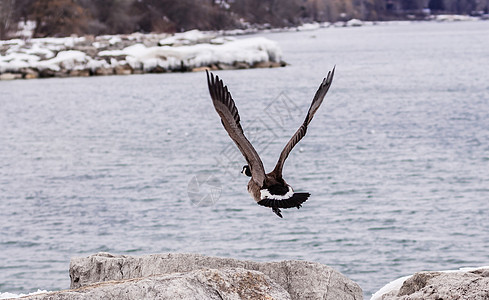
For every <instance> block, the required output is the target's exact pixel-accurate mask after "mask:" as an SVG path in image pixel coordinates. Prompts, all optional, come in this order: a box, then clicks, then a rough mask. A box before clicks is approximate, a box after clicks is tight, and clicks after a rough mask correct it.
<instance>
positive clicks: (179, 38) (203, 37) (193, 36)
mask: <svg viewBox="0 0 489 300" xmlns="http://www.w3.org/2000/svg"><path fill="white" fill-rule="evenodd" d="M213 38H215V34H212V33H209V32H203V31H199V30H197V29H194V30H190V31H186V32H182V33H175V34H174V35H173V36H170V37H167V38H165V39H162V40H160V42H159V43H158V44H160V45H161V46H165V45H167V46H172V45H193V44H197V43H202V42H208V41H209V40H211V39H213Z"/></svg>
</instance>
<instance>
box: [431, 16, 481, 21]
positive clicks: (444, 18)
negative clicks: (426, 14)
mask: <svg viewBox="0 0 489 300" xmlns="http://www.w3.org/2000/svg"><path fill="white" fill-rule="evenodd" d="M435 20H436V21H439V22H454V21H475V20H479V18H477V17H472V16H464V15H436V16H435Z"/></svg>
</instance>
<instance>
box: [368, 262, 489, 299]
mask: <svg viewBox="0 0 489 300" xmlns="http://www.w3.org/2000/svg"><path fill="white" fill-rule="evenodd" d="M396 282H397V283H396ZM390 287H391V288H385V287H384V288H383V289H382V290H381V291H379V292H377V293H375V294H374V295H373V297H372V299H371V300H440V299H471V300H484V299H489V268H485V267H484V268H479V269H469V270H460V271H441V272H418V273H415V274H414V275H412V276H409V277H404V278H401V279H400V280H397V281H394V282H393V283H391V284H390Z"/></svg>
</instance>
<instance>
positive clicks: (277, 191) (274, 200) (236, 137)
mask: <svg viewBox="0 0 489 300" xmlns="http://www.w3.org/2000/svg"><path fill="white" fill-rule="evenodd" d="M334 71H335V68H333V70H331V71H329V72H328V76H326V78H324V79H323V81H322V83H321V85H320V86H319V89H318V90H317V92H316V94H315V95H314V98H313V100H312V103H311V106H310V107H309V110H308V111H307V115H306V119H305V120H304V122H303V123H302V125H301V126H300V127H299V129H298V130H297V131H296V132H295V134H294V135H293V136H292V138H291V139H290V140H289V142H288V143H287V145H285V147H284V149H283V150H282V153H280V157H279V159H278V162H277V164H276V165H275V168H274V169H273V171H272V172H270V173H267V174H266V173H265V168H264V167H263V163H262V161H261V158H260V156H259V155H258V153H257V152H256V150H255V148H254V147H253V145H251V143H250V141H248V139H247V138H246V136H245V135H244V132H243V128H242V127H241V124H240V118H239V114H238V109H237V108H236V104H235V103H234V100H233V98H232V96H231V93H230V92H229V91H228V88H227V86H225V85H224V83H223V82H222V80H221V79H220V78H219V76H215V75H214V74H212V73H210V72H209V71H206V72H207V84H208V87H209V93H210V94H211V98H212V103H213V104H214V108H215V109H216V111H217V113H218V114H219V116H220V117H221V123H222V125H223V126H224V129H226V131H227V132H228V134H229V136H230V137H231V139H232V140H233V141H234V143H235V144H236V146H238V149H239V151H241V153H242V154H243V156H244V158H245V159H246V162H247V163H248V164H247V165H245V166H244V167H243V169H242V171H241V172H242V173H243V174H245V175H246V176H249V177H251V179H250V181H249V182H248V192H249V193H250V194H251V196H252V197H253V199H255V201H256V202H257V203H258V204H259V205H262V206H266V207H271V208H272V211H273V212H274V213H275V214H276V215H277V216H279V217H280V218H282V213H281V210H280V209H281V208H291V207H297V208H300V207H301V206H302V203H304V202H305V201H306V200H307V199H308V198H309V196H310V195H311V194H310V193H296V192H294V189H292V187H291V186H290V185H288V184H287V182H285V180H284V179H283V178H282V168H283V166H284V163H285V160H286V159H287V157H288V156H289V153H290V151H291V150H292V148H294V146H295V145H296V144H297V143H298V142H299V141H300V140H301V139H302V138H303V137H304V136H305V135H306V131H307V126H308V125H309V123H310V122H311V120H312V117H313V116H314V114H315V113H316V111H317V110H318V108H319V106H320V105H321V103H322V102H323V99H324V96H326V93H327V92H328V90H329V87H330V86H331V82H332V81H333V75H334Z"/></svg>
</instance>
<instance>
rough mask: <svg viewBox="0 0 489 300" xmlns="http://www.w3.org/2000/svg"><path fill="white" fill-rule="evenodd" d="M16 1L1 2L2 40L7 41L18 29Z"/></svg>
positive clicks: (0, 26) (0, 36) (0, 23)
mask: <svg viewBox="0 0 489 300" xmlns="http://www.w3.org/2000/svg"><path fill="white" fill-rule="evenodd" d="M14 10H15V0H0V40H4V39H7V38H8V37H9V35H10V33H11V31H13V30H15V29H16V28H17V23H16V22H15V20H14V14H15V12H14Z"/></svg>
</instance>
